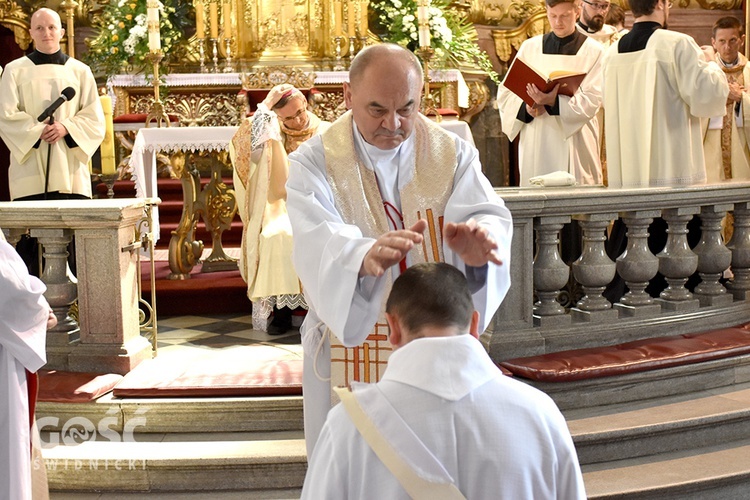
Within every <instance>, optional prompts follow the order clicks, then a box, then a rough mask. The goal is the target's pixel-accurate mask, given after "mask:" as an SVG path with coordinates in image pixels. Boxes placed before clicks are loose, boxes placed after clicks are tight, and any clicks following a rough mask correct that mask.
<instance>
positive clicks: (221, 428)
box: [36, 394, 303, 441]
mask: <svg viewBox="0 0 750 500" xmlns="http://www.w3.org/2000/svg"><path fill="white" fill-rule="evenodd" d="M36 417H37V423H38V425H39V428H40V431H47V432H56V433H57V434H58V435H59V437H60V440H61V441H62V440H64V439H65V438H66V435H67V434H70V433H71V432H73V429H78V432H84V431H87V432H89V433H90V432H92V431H94V430H96V431H97V432H98V433H99V434H102V433H104V434H107V433H109V434H111V433H113V432H114V433H117V434H119V435H120V436H124V435H126V434H128V435H130V434H143V433H164V432H170V433H182V432H203V433H215V432H251V431H302V428H303V417H302V397H301V396H276V397H255V398H252V397H246V398H242V397H233V398H232V397H226V398H127V399H118V398H114V397H112V395H111V394H107V395H105V396H102V397H101V398H99V399H98V400H96V401H95V402H92V403H39V404H38V405H37V409H36Z"/></svg>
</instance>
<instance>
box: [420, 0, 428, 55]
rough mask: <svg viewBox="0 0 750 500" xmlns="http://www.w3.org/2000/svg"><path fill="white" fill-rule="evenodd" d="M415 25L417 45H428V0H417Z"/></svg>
mask: <svg viewBox="0 0 750 500" xmlns="http://www.w3.org/2000/svg"><path fill="white" fill-rule="evenodd" d="M417 23H418V24H417V26H418V27H419V29H418V33H419V46H420V47H429V46H430V0H419V4H417Z"/></svg>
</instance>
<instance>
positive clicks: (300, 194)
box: [287, 122, 513, 455]
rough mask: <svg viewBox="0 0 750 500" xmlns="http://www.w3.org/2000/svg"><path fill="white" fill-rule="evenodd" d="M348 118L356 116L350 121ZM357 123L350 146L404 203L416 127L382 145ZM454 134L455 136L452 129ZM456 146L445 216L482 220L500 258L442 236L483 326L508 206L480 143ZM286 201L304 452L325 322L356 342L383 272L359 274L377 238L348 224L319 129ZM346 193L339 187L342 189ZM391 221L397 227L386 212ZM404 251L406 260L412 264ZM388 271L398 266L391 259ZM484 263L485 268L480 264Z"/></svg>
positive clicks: (313, 430) (317, 404)
mask: <svg viewBox="0 0 750 500" xmlns="http://www.w3.org/2000/svg"><path fill="white" fill-rule="evenodd" d="M352 123H353V122H352ZM353 127H354V146H355V149H356V151H357V154H358V155H359V157H360V158H361V159H362V160H363V162H364V164H365V167H366V168H367V169H369V170H374V171H375V173H376V175H377V179H378V187H379V188H380V193H381V196H382V198H383V201H387V202H390V203H391V204H393V205H394V206H395V207H396V208H398V209H399V210H400V209H401V193H400V191H401V190H402V189H403V188H404V186H405V185H407V184H408V183H409V182H410V181H411V179H412V176H413V174H414V172H413V165H411V164H409V163H408V159H409V158H410V157H412V155H411V154H410V150H411V148H414V142H415V141H414V134H412V135H411V136H410V137H409V138H408V139H407V140H406V141H404V142H403V143H402V144H401V145H400V146H399V147H398V148H396V149H393V150H388V151H383V150H379V149H377V148H375V147H373V146H371V145H369V144H367V143H366V142H365V141H364V139H362V137H361V135H360V133H359V131H357V130H356V125H354V124H353ZM452 137H453V136H452ZM453 139H454V140H455V145H456V150H457V162H458V166H457V168H456V174H455V177H454V182H453V191H452V194H451V196H450V198H449V199H448V203H447V205H446V208H445V221H444V222H445V223H446V224H447V223H448V222H465V221H467V220H468V219H469V218H474V219H475V220H476V221H477V222H478V223H479V224H480V225H482V226H483V227H486V228H487V229H488V230H489V232H490V234H491V235H492V236H493V237H494V238H495V240H496V241H497V243H498V245H499V250H498V254H499V255H500V258H501V260H502V261H503V265H502V266H496V265H495V264H492V263H490V264H488V265H487V267H485V268H480V269H476V268H469V269H468V271H467V268H466V266H465V265H464V264H463V262H462V261H461V259H460V258H459V257H458V256H457V255H455V254H454V253H453V252H452V251H451V250H450V249H449V248H448V245H447V244H444V245H443V253H444V256H445V262H447V263H449V264H452V265H454V266H456V267H457V268H458V269H460V270H461V271H463V272H464V273H465V274H467V273H468V275H467V278H468V279H469V281H470V282H472V281H473V282H474V283H475V284H476V285H477V286H476V289H475V290H476V291H475V292H474V294H473V297H474V307H475V308H476V309H477V310H478V311H479V312H480V315H481V320H480V325H479V326H480V328H481V330H482V331H483V330H484V329H485V328H486V327H487V325H488V323H489V321H490V320H491V319H492V316H493V315H494V313H495V311H496V310H497V308H498V307H499V305H500V303H501V302H502V299H503V298H504V297H505V294H506V293H507V291H508V288H509V286H510V244H511V238H512V232H513V228H512V221H511V215H510V211H509V210H508V209H507V208H506V207H505V204H504V203H503V201H502V200H501V199H500V198H499V197H498V196H497V194H496V193H495V192H494V190H493V189H492V186H491V185H490V183H489V181H488V180H487V178H486V177H485V176H484V175H483V174H482V171H481V166H480V163H479V155H478V153H477V150H476V149H475V148H474V147H473V146H471V145H469V144H468V143H467V142H466V141H464V140H462V139H460V138H458V137H453ZM289 161H290V170H289V180H288V182H287V209H288V211H289V217H290V219H291V222H292V229H293V233H294V252H293V262H294V266H295V270H296V271H297V274H298V275H299V277H300V280H301V281H302V285H303V288H304V293H305V298H306V300H307V304H308V306H309V307H310V310H309V311H308V314H307V317H306V318H305V321H304V323H303V325H302V328H301V333H302V344H303V348H304V352H305V359H304V373H303V390H304V394H305V397H304V407H305V439H306V442H307V447H308V455H309V454H311V453H312V449H313V447H314V444H315V441H316V439H317V436H318V433H319V432H320V429H321V427H322V426H323V422H324V421H325V417H326V414H327V413H328V410H329V409H330V406H331V405H330V384H329V382H328V381H327V380H326V379H327V378H329V377H330V345H329V342H328V339H327V337H325V336H324V332H325V330H326V326H327V327H328V328H329V329H330V330H331V331H332V332H333V333H334V334H335V335H336V337H338V339H339V340H340V341H341V342H342V343H343V344H344V345H345V346H347V347H349V346H357V345H359V344H361V343H362V342H363V341H364V340H365V338H366V337H367V335H368V334H369V333H370V332H371V330H372V328H373V326H374V324H375V322H376V321H377V319H378V315H379V313H380V310H381V306H382V303H383V302H384V301H385V300H386V298H387V297H386V296H385V287H384V285H385V278H384V277H380V278H375V277H372V276H366V277H363V278H360V277H359V270H360V267H361V265H362V261H363V259H364V256H365V254H366V253H367V251H368V250H369V249H370V248H371V247H372V245H373V243H374V241H375V240H374V239H372V238H365V237H363V235H362V232H361V230H360V229H359V228H358V227H357V226H355V225H348V224H345V223H344V221H343V219H342V217H341V214H340V213H339V212H338V209H337V207H336V198H335V196H334V194H333V192H332V190H331V186H330V185H329V183H328V181H327V177H326V159H325V155H324V149H323V141H322V138H321V136H315V137H313V138H312V139H310V140H308V141H307V142H305V143H304V144H302V145H301V146H300V147H299V149H297V151H296V152H294V153H292V154H291V155H289ZM342 194H343V193H342ZM389 224H390V225H391V227H390V229H391V230H395V229H401V227H398V228H397V227H395V226H393V224H392V223H391V221H390V220H389ZM410 264H411V262H410V258H409V256H407V265H410ZM392 271H393V278H394V279H395V277H396V276H397V274H398V266H393V268H392ZM485 271H486V272H485Z"/></svg>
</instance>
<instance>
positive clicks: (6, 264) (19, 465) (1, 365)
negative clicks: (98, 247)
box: [0, 241, 49, 500]
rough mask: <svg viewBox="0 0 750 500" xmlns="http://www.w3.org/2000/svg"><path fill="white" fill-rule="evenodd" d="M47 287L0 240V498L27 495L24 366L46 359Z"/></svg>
mask: <svg viewBox="0 0 750 500" xmlns="http://www.w3.org/2000/svg"><path fill="white" fill-rule="evenodd" d="M45 290H46V287H45V286H44V283H42V282H41V281H40V280H39V279H38V278H35V277H33V276H29V273H28V271H27V270H26V265H25V264H24V263H23V260H21V257H19V255H18V254H17V253H16V250H15V249H14V248H13V247H12V246H11V245H9V244H8V243H6V242H5V241H0V401H2V404H0V498H1V499H6V498H7V499H12V500H25V499H31V466H32V462H31V448H30V446H31V437H30V436H31V431H30V428H29V396H28V392H27V391H28V385H27V380H26V370H28V371H30V372H36V371H37V370H39V369H40V368H41V367H42V366H43V365H44V364H45V363H46V362H47V356H46V353H45V345H46V338H47V333H46V332H47V318H48V316H49V305H48V304H47V301H46V300H45V298H44V295H43V294H44V291H45Z"/></svg>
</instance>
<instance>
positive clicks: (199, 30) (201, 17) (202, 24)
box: [195, 0, 206, 40]
mask: <svg viewBox="0 0 750 500" xmlns="http://www.w3.org/2000/svg"><path fill="white" fill-rule="evenodd" d="M195 36H197V37H198V39H200V40H203V39H204V38H206V20H205V12H204V11H203V0H197V1H196V2H195Z"/></svg>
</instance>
